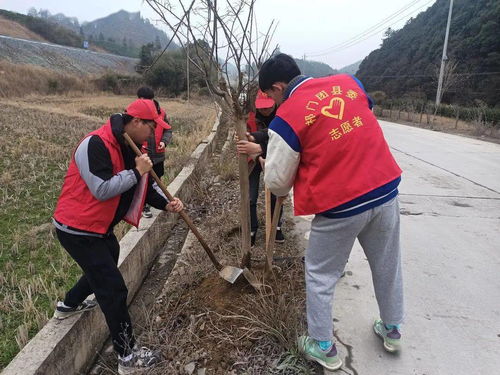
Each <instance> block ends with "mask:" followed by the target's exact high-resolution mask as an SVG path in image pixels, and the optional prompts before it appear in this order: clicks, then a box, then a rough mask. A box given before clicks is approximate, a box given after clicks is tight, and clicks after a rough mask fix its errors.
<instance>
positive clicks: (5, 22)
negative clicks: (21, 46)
mask: <svg viewBox="0 0 500 375" xmlns="http://www.w3.org/2000/svg"><path fill="white" fill-rule="evenodd" d="M0 35H6V36H11V37H13V38H21V39H28V40H36V41H38V42H46V41H47V40H46V39H45V38H42V37H41V36H40V35H38V34H37V33H34V32H33V31H31V30H30V29H28V28H27V27H25V26H23V25H21V24H20V23H17V22H15V21H12V20H9V19H8V18H5V17H2V16H0Z"/></svg>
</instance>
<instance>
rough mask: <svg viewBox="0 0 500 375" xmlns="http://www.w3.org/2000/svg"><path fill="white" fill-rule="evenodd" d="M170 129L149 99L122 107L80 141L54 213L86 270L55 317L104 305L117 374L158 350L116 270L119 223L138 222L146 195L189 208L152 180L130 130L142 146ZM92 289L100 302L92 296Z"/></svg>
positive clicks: (64, 240)
mask: <svg viewBox="0 0 500 375" xmlns="http://www.w3.org/2000/svg"><path fill="white" fill-rule="evenodd" d="M158 126H160V127H163V128H165V129H167V128H168V124H166V123H165V121H163V119H162V118H161V116H159V115H158V111H157V109H156V106H155V104H154V103H153V101H151V100H146V99H138V100H136V101H134V102H133V103H131V104H130V105H129V106H128V107H127V110H126V112H125V113H124V114H117V115H114V116H112V118H110V120H109V121H108V122H107V123H106V124H104V125H103V126H102V127H100V128H99V129H97V130H95V131H93V132H91V133H89V134H88V135H87V136H86V137H85V138H83V140H82V141H80V143H79V145H78V146H77V148H76V150H75V152H74V153H73V156H72V158H71V162H70V165H69V168H68V172H67V174H66V177H65V178H64V183H63V186H62V191H61V194H60V196H59V200H58V202H57V206H56V209H55V212H54V217H53V223H54V225H55V227H56V234H57V238H58V239H59V242H60V243H61V245H62V246H63V247H64V249H65V250H66V251H67V252H68V253H69V255H70V256H71V257H72V258H73V259H74V260H75V261H76V262H77V263H78V265H79V266H80V267H81V269H82V271H83V276H82V277H81V278H80V279H79V280H78V281H77V283H76V284H75V285H74V286H73V288H71V289H70V290H69V291H68V292H67V293H66V296H65V298H64V301H59V302H58V303H57V306H56V310H55V313H54V317H55V318H57V319H65V318H67V317H69V316H72V315H74V314H78V313H82V312H85V311H87V310H91V309H93V308H95V307H96V306H97V303H98V304H99V306H100V308H101V310H102V312H103V314H104V317H105V319H106V323H107V324H108V327H109V330H110V333H111V338H112V341H113V346H114V349H115V351H116V352H117V354H118V373H119V374H128V373H131V372H132V371H134V370H135V369H140V368H148V367H151V366H153V365H154V364H155V363H157V362H158V360H159V356H158V355H157V354H156V353H154V352H152V351H150V350H148V349H146V348H139V347H138V346H137V345H136V340H135V338H134V334H133V330H132V323H131V321H130V316H129V313H128V309H127V294H128V290H127V286H126V285H125V282H124V280H123V277H122V275H121V273H120V271H119V269H118V265H117V264H118V256H119V252H120V245H119V243H118V240H117V239H116V237H115V235H114V234H113V228H114V226H115V225H116V224H118V222H120V221H121V220H125V221H127V222H128V223H130V224H132V225H135V226H138V224H139V220H140V218H141V216H142V208H143V204H144V202H147V203H148V204H150V205H152V206H153V207H155V208H158V209H162V210H167V211H171V212H179V211H181V210H182V209H183V203H182V202H181V201H180V200H179V199H178V198H175V199H174V200H172V201H170V202H169V201H168V199H167V198H166V197H165V196H164V195H163V194H162V193H159V192H158V191H157V190H156V189H155V188H154V187H153V181H152V179H150V178H148V172H149V171H150V170H151V169H152V166H153V163H152V162H151V159H150V158H149V156H148V155H146V154H144V155H142V156H140V157H137V156H136V155H135V153H134V151H133V150H132V149H131V148H130V146H128V144H127V143H126V142H125V140H124V137H123V133H124V132H126V133H127V134H128V135H129V136H130V138H132V140H133V141H134V142H135V143H136V144H137V145H139V146H140V145H142V144H143V142H144V141H146V139H147V138H148V137H149V136H151V134H152V133H153V132H154V131H155V128H156V127H158ZM92 293H94V294H95V298H96V300H97V303H96V302H95V301H93V300H87V299H86V298H87V297H88V296H89V295H90V294H92Z"/></svg>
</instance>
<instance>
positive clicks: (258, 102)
mask: <svg viewBox="0 0 500 375" xmlns="http://www.w3.org/2000/svg"><path fill="white" fill-rule="evenodd" d="M272 106H274V100H273V99H272V98H270V97H269V96H268V95H267V94H266V93H264V92H262V91H261V90H259V91H257V97H256V98H255V108H257V109H259V108H271V107H272Z"/></svg>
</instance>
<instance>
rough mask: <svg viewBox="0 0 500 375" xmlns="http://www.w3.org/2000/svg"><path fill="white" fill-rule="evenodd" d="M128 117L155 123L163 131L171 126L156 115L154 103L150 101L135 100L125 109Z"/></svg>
mask: <svg viewBox="0 0 500 375" xmlns="http://www.w3.org/2000/svg"><path fill="white" fill-rule="evenodd" d="M126 112H127V114H128V115H130V116H134V117H137V118H140V119H141V120H151V121H154V122H156V124H157V125H160V126H161V127H162V128H164V129H170V128H171V126H170V125H169V124H167V123H166V122H165V121H164V120H163V118H162V116H161V114H158V111H157V109H156V106H155V103H154V102H153V101H152V100H150V99H137V100H135V101H133V102H132V103H130V104H129V105H128V107H127V109H126Z"/></svg>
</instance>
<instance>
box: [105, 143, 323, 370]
mask: <svg viewBox="0 0 500 375" xmlns="http://www.w3.org/2000/svg"><path fill="white" fill-rule="evenodd" d="M232 151H233V148H232V147H231V148H230V149H229V150H228V153H227V156H226V157H225V158H223V159H222V163H223V166H221V165H220V163H218V164H216V165H212V167H211V170H210V171H209V172H208V173H207V174H208V175H205V177H204V179H203V180H201V179H200V180H201V181H198V186H196V188H195V191H197V196H198V197H202V198H199V199H198V201H196V202H195V203H194V205H193V206H194V207H195V208H193V209H191V212H190V214H191V216H192V217H196V218H197V220H196V221H197V224H198V226H199V230H200V232H201V233H202V234H203V235H204V237H205V238H206V240H207V242H208V243H209V246H210V247H211V248H212V249H215V251H216V254H217V256H218V257H219V259H221V262H222V263H223V264H229V265H236V264H238V263H239V259H240V253H239V244H240V237H239V226H238V222H239V210H238V209H237V207H238V204H239V198H238V196H239V191H238V184H237V181H236V180H235V178H231V177H228V178H227V179H222V178H220V176H219V177H214V176H213V175H211V173H217V171H219V170H225V168H226V165H232V166H235V165H236V163H235V159H236V158H235V157H234V155H235V154H234V153H233V152H232ZM231 155H232V157H231ZM261 201H262V199H261ZM261 211H262V210H261ZM290 226H291V224H290V222H288V223H287V228H290ZM287 233H288V231H287ZM261 243H262V241H260V243H259V244H258V245H257V246H256V247H255V248H254V249H253V252H252V259H253V268H252V270H253V272H254V273H255V274H256V275H257V276H260V275H262V268H263V258H264V249H263V248H262V245H261ZM298 251H299V250H298V249H297V247H296V246H295V240H294V238H293V237H292V236H291V235H289V236H288V237H287V242H286V243H285V244H284V245H279V246H277V249H276V255H277V256H286V257H288V261H287V262H284V263H281V264H280V267H279V268H278V269H277V271H276V273H275V275H276V277H275V279H274V280H267V282H268V285H269V286H268V287H266V288H264V289H263V290H261V291H260V292H256V291H255V290H253V289H252V288H251V287H250V286H248V285H247V284H246V283H245V282H244V281H242V280H239V281H237V282H236V283H235V284H234V285H231V284H229V283H227V282H226V281H224V280H222V279H221V278H220V277H219V276H218V274H217V273H216V272H215V271H214V269H213V266H212V265H211V263H210V262H209V261H208V259H207V257H206V254H205V253H204V251H203V249H202V248H201V247H200V246H199V244H198V243H197V242H196V243H194V244H193V245H192V247H191V250H190V251H189V252H188V253H187V254H186V255H185V256H184V257H183V258H181V259H179V260H178V263H179V264H181V269H177V270H176V271H175V276H174V277H173V278H172V279H171V280H170V282H169V283H168V284H167V287H166V288H165V289H164V291H163V292H162V294H161V296H159V297H158V299H157V305H156V307H155V308H154V309H153V310H152V311H148V312H147V313H146V314H147V315H148V317H149V318H148V320H147V323H146V324H145V326H144V327H141V329H138V330H137V331H141V330H142V334H141V336H140V340H141V345H146V346H150V347H152V348H155V349H158V350H160V351H161V353H162V355H163V358H164V361H162V363H161V364H160V365H159V366H157V367H156V368H155V369H153V370H151V371H149V372H148V373H149V374H158V375H159V374H183V373H185V369H184V368H185V366H186V365H188V364H192V365H193V364H194V365H195V366H196V368H197V369H206V372H207V373H208V374H215V375H223V374H224V375H226V374H234V375H236V374H248V375H253V374H255V375H257V374H258V375H262V374H313V373H315V371H316V370H317V369H316V368H315V367H310V364H309V363H307V362H306V361H305V360H304V359H303V358H302V357H301V356H300V355H299V354H298V352H297V347H296V339H297V336H298V335H300V334H302V333H303V332H304V330H305V322H304V307H305V302H304V299H305V288H304V275H303V272H304V271H303V264H302V262H301V258H300V254H299V253H298ZM182 265H184V266H182ZM183 269H184V270H183ZM171 276H172V275H171ZM100 367H101V368H100V372H98V373H99V374H115V373H116V372H115V371H116V359H115V358H114V356H109V357H107V358H106V359H105V360H104V361H101V362H100ZM194 373H196V370H195V372H194Z"/></svg>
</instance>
